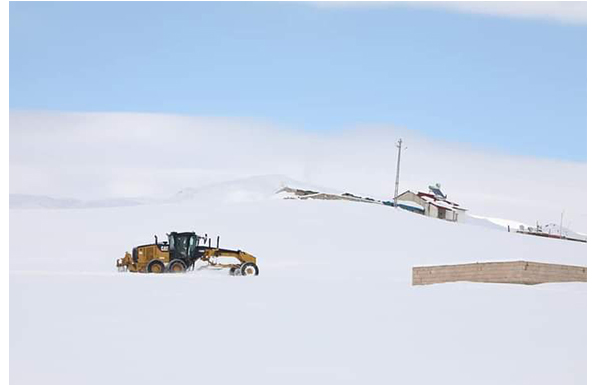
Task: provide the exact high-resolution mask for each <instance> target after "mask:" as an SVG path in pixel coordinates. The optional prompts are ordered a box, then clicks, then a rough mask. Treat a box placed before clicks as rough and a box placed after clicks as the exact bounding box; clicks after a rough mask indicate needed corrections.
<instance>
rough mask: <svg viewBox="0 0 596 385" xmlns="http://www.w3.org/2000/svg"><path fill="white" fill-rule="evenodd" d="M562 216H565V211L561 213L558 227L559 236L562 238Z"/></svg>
mask: <svg viewBox="0 0 596 385" xmlns="http://www.w3.org/2000/svg"><path fill="white" fill-rule="evenodd" d="M563 214H565V210H563V211H562V212H561V224H560V225H559V236H560V237H561V238H563Z"/></svg>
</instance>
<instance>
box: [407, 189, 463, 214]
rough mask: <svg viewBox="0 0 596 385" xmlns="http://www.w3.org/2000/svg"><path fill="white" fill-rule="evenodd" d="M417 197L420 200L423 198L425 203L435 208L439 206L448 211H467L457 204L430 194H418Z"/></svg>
mask: <svg viewBox="0 0 596 385" xmlns="http://www.w3.org/2000/svg"><path fill="white" fill-rule="evenodd" d="M416 195H418V196H419V197H420V198H422V200H424V201H425V202H428V203H430V204H431V205H434V206H437V207H442V208H444V209H447V210H460V211H466V209H464V208H463V207H461V206H460V205H459V204H457V203H455V202H450V201H448V200H445V199H438V198H437V197H435V196H433V195H432V194H428V193H424V192H418V193H417V194H416Z"/></svg>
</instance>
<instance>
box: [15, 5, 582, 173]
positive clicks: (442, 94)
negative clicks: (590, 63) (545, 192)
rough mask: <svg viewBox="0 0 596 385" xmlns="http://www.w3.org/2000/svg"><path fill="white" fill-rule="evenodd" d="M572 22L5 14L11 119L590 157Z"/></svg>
mask: <svg viewBox="0 0 596 385" xmlns="http://www.w3.org/2000/svg"><path fill="white" fill-rule="evenodd" d="M586 46H587V32H586V24H585V23H581V22H579V23H578V22H561V21H557V20H550V19H548V18H518V17H501V16H494V15H482V14H470V13H460V12H453V11H449V10H446V9H441V8H440V7H437V8H433V7H411V6H405V5H393V6H379V5H377V6H374V5H373V6H346V7H342V6H330V7H327V6H320V5H316V4H304V3H302V4H298V3H217V4H216V3H186V2H185V3H112V2H110V3H90V2H89V3H88V2H86V3H47V2H46V3H25V2H19V3H14V2H13V3H11V4H10V108H11V110H13V111H14V110H46V111H47V110H56V111H127V112H157V113H174V114H185V115H199V116H203V115H205V116H225V117H249V118H256V119H261V120H265V121H269V122H274V123H277V124H279V125H282V126H287V127H291V128H293V129H297V130H318V131H325V130H338V129H342V128H344V127H350V126H354V125H363V124H394V125H399V126H406V127H408V128H410V129H413V130H416V131H419V132H421V133H423V134H426V135H429V136H431V137H434V138H439V139H447V140H451V141H457V142H464V143H472V144H476V145H480V146H482V147H486V148H490V149H496V150H498V151H501V152H507V153H512V154H525V155H530V156H539V157H548V158H557V159H565V160H573V161H581V162H584V161H585V160H586V152H587V151H586V147H587V144H586V132H587V86H586V82H587V80H586V79H587V78H586V72H587V68H586V62H587V47H586Z"/></svg>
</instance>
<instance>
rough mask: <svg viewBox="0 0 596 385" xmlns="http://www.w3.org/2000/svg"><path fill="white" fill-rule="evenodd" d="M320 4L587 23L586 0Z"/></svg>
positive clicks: (321, 3) (332, 2)
mask: <svg viewBox="0 0 596 385" xmlns="http://www.w3.org/2000/svg"><path fill="white" fill-rule="evenodd" d="M316 5H317V6H318V7H322V8H333V7H383V6H394V5H404V6H411V7H423V8H434V9H444V10H447V11H454V12H461V13H470V14H478V15H490V16H501V17H512V18H529V19H542V20H551V21H557V22H563V23H581V24H585V23H586V22H587V2H584V1H416V2H409V1H408V2H390V1H387V2H385V1H383V2H350V1H330V2H317V3H316Z"/></svg>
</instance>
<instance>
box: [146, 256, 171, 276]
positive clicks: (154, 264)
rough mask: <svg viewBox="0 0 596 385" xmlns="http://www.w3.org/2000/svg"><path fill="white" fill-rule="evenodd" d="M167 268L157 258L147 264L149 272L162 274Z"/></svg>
mask: <svg viewBox="0 0 596 385" xmlns="http://www.w3.org/2000/svg"><path fill="white" fill-rule="evenodd" d="M165 270H166V267H165V266H164V264H163V262H162V261H160V260H157V259H154V260H153V261H151V262H149V264H147V273H154V274H161V273H163V272H164V271H165Z"/></svg>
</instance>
